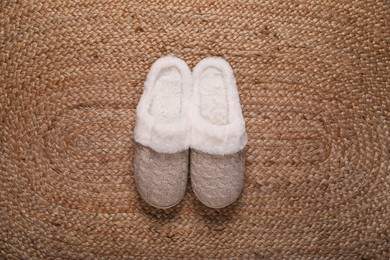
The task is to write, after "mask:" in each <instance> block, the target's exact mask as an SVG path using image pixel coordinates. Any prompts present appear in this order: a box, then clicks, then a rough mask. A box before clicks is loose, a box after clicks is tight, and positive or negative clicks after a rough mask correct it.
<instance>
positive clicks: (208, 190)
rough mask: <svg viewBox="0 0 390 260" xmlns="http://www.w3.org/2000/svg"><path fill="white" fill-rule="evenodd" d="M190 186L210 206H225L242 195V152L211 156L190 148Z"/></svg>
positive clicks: (243, 169) (243, 165)
mask: <svg viewBox="0 0 390 260" xmlns="http://www.w3.org/2000/svg"><path fill="white" fill-rule="evenodd" d="M190 168H191V185H192V189H193V191H194V193H195V194H196V196H197V198H198V199H199V200H200V201H201V202H202V203H203V204H204V205H206V206H208V207H211V208H223V207H226V206H228V205H230V204H231V203H233V202H234V201H235V200H236V199H237V198H238V197H239V195H240V194H241V191H242V187H243V184H244V171H245V156H244V152H243V151H239V152H237V153H234V154H230V155H223V156H222V155H212V154H207V153H203V152H200V151H196V150H191V167H190Z"/></svg>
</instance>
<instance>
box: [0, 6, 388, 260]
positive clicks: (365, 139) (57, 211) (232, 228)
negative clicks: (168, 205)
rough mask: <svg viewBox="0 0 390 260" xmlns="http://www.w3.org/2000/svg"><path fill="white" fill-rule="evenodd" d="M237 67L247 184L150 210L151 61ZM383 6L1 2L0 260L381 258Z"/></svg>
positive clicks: (384, 218)
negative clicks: (145, 112) (147, 128)
mask: <svg viewBox="0 0 390 260" xmlns="http://www.w3.org/2000/svg"><path fill="white" fill-rule="evenodd" d="M164 55H175V56H177V57H179V58H182V59H183V60H185V61H186V62H187V63H188V65H189V66H190V68H191V69H192V68H193V67H194V66H195V65H196V63H197V62H199V61H200V60H201V59H203V58H205V57H207V56H220V57H223V58H224V59H226V60H227V61H228V62H229V63H230V64H231V65H232V67H233V70H234V73H235V76H236V79H237V85H238V89H239V94H240V99H241V104H242V108H243V114H244V118H245V122H246V129H247V133H248V138H249V141H248V145H247V146H246V148H245V153H246V171H245V186H244V190H243V193H242V195H241V196H240V198H239V199H238V200H237V201H236V202H235V203H234V204H232V205H231V206H229V207H227V208H224V209H220V210H214V209H210V208H207V207H206V206H203V205H202V204H201V203H200V202H199V201H198V200H197V199H196V197H195V195H194V193H193V191H192V189H191V187H190V185H188V187H187V192H186V194H185V197H184V199H183V201H182V202H181V203H180V204H178V205H177V206H175V207H174V208H172V209H169V210H158V209H155V208H153V207H151V206H148V205H147V204H146V203H145V202H144V201H143V200H142V199H141V198H140V196H139V194H138V193H137V190H136V187H135V183H134V174H133V147H134V140H133V129H134V123H135V109H136V105H137V103H138V101H139V98H140V96H141V94H142V91H143V84H144V80H145V78H146V75H147V73H148V71H149V69H150V66H151V65H152V64H153V62H154V61H155V60H156V59H158V58H159V57H161V56H164ZM389 97H390V3H389V1H385V0H384V1H379V0H378V1H373V0H364V1H331V0H327V1H320V0H302V1H257V0H248V1H243V0H226V1H222V0H199V1H189V0H166V1H156V0H151V1H133V0H129V1H123V0H121V1H119V0H110V1H101V0H80V1H74V0H58V1H35V0H34V1H8V0H5V1H1V2H0V116H1V128H0V141H1V150H0V151H1V153H0V258H4V259H41V258H46V259H54V258H56V259H57V258H58V259H60V258H64V259H102V258H107V259H121V258H142V257H143V258H145V259H150V258H151V259H153V258H158V257H159V258H189V259H197V258H209V259H226V258H238V259H282V258H289V259H302V258H304V259H307V258H323V259H333V258H337V259H369V258H375V259H388V258H389V257H390V252H389V250H390V228H389V225H390V172H389V171H390V170H389V169H390V137H389V136H390V98H389Z"/></svg>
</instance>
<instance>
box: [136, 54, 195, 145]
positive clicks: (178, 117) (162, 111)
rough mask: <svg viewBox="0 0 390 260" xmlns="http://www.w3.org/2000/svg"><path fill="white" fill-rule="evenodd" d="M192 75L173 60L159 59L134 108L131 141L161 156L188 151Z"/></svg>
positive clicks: (176, 60) (170, 58)
mask: <svg viewBox="0 0 390 260" xmlns="http://www.w3.org/2000/svg"><path fill="white" fill-rule="evenodd" d="M191 88H192V75H191V71H190V69H189V68H188V66H187V64H186V63H185V62H184V61H183V60H181V59H179V58H176V57H171V56H167V57H162V58H160V59H158V60H157V61H156V62H155V63H154V64H153V65H152V67H151V69H150V72H149V74H148V76H147V79H146V82H145V87H144V92H143V94H142V96H141V99H140V101H139V103H138V106H137V112H136V114H137V118H136V124H135V129H134V139H135V141H136V142H138V143H141V144H142V145H145V146H148V147H150V148H152V149H153V150H155V151H157V152H160V153H176V152H181V151H184V150H186V149H188V148H189V144H190V122H189V118H190V109H189V105H190V102H189V99H190V95H191Z"/></svg>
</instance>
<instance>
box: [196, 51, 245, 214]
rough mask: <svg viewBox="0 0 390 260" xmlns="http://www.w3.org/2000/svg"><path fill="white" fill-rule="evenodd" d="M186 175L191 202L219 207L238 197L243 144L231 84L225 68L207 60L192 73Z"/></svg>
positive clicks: (236, 99)
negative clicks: (188, 155) (189, 180)
mask: <svg viewBox="0 0 390 260" xmlns="http://www.w3.org/2000/svg"><path fill="white" fill-rule="evenodd" d="M192 75H193V81H194V90H193V96H192V109H191V110H192V112H191V117H192V122H191V144H190V147H191V150H190V153H191V154H190V170H191V185H192V188H193V191H194V193H195V194H196V196H197V198H198V199H199V200H200V201H201V202H202V203H203V204H204V205H206V206H208V207H211V208H223V207H226V206H228V205H230V204H231V203H233V202H234V201H235V200H236V199H237V198H238V197H239V196H240V194H241V191H242V188H243V183H244V172H245V156H244V152H243V148H244V147H245V145H246V143H247V135H246V132H245V121H244V118H243V115H242V110H241V106H240V99H239V95H238V91H237V86H236V80H235V78H234V74H233V70H232V68H231V66H230V65H229V63H227V62H226V61H225V60H224V59H222V58H217V57H209V58H206V59H204V60H202V61H200V62H199V63H198V64H197V65H196V66H195V68H194V70H193V74H192Z"/></svg>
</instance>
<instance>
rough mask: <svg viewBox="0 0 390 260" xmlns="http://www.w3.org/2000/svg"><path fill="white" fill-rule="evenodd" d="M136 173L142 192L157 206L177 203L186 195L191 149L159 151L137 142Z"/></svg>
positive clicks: (140, 191) (144, 196)
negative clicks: (173, 151)
mask: <svg viewBox="0 0 390 260" xmlns="http://www.w3.org/2000/svg"><path fill="white" fill-rule="evenodd" d="M134 175H135V181H136V184H137V188H138V192H139V194H140V195H141V197H142V198H143V199H144V200H145V201H146V202H148V203H149V204H150V205H152V206H154V207H157V208H169V207H173V206H175V205H176V204H177V203H179V202H180V200H181V199H182V198H183V196H184V192H185V189H186V184H187V178H188V150H186V151H183V152H179V153H174V154H167V153H158V152H156V151H154V150H152V149H150V148H148V147H146V146H143V145H141V144H139V143H135V147H134Z"/></svg>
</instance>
